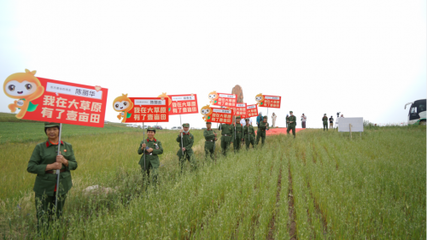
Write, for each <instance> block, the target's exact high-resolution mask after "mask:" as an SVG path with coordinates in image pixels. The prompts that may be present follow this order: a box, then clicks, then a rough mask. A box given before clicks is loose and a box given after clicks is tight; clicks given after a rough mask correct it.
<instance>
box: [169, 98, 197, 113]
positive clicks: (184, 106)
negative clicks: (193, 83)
mask: <svg viewBox="0 0 427 240" xmlns="http://www.w3.org/2000/svg"><path fill="white" fill-rule="evenodd" d="M168 97H169V98H170V100H171V104H170V105H169V108H170V111H169V115H177V114H192V113H199V108H198V106H197V95H196V94H182V95H168Z"/></svg>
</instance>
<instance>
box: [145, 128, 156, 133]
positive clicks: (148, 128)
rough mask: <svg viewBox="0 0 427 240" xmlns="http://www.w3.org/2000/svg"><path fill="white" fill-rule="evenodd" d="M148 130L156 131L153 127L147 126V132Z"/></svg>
mask: <svg viewBox="0 0 427 240" xmlns="http://www.w3.org/2000/svg"><path fill="white" fill-rule="evenodd" d="M148 131H153V132H156V129H155V128H154V127H149V128H147V132H148Z"/></svg>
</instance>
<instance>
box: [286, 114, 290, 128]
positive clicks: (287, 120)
mask: <svg viewBox="0 0 427 240" xmlns="http://www.w3.org/2000/svg"><path fill="white" fill-rule="evenodd" d="M288 127H289V115H288V114H286V128H288Z"/></svg>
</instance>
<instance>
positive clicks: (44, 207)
mask: <svg viewBox="0 0 427 240" xmlns="http://www.w3.org/2000/svg"><path fill="white" fill-rule="evenodd" d="M59 127H60V124H59V123H45V124H44V132H45V134H46V135H47V141H45V142H42V143H39V144H37V145H36V147H35V148H34V150H33V154H32V155H31V158H30V160H29V161H28V166H27V171H28V172H29V173H35V174H37V177H36V181H35V183H34V188H33V190H34V192H35V199H36V215H37V230H38V231H39V232H40V231H41V230H42V228H43V227H49V222H50V221H51V220H53V219H58V218H59V217H60V216H61V215H62V210H63V208H64V204H65V199H66V198H67V193H68V191H69V190H70V189H71V187H72V186H73V182H72V181H71V172H70V171H71V170H75V169H76V168H77V162H76V158H75V157H74V151H73V147H72V146H71V144H69V143H67V142H64V141H61V142H59V131H60V130H59ZM58 144H59V145H60V146H59V147H60V150H59V155H58ZM55 170H59V171H60V179H59V186H57V185H56V183H57V177H58V175H57V174H56V171H55ZM57 194H58V202H57V206H56V209H55V199H56V195H57Z"/></svg>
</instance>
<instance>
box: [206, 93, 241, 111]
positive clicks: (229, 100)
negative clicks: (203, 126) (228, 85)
mask: <svg viewBox="0 0 427 240" xmlns="http://www.w3.org/2000/svg"><path fill="white" fill-rule="evenodd" d="M208 98H209V100H210V103H211V104H212V105H216V106H225V107H235V106H236V103H237V95H236V94H231V93H217V92H216V91H213V92H211V93H209V95H208Z"/></svg>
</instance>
